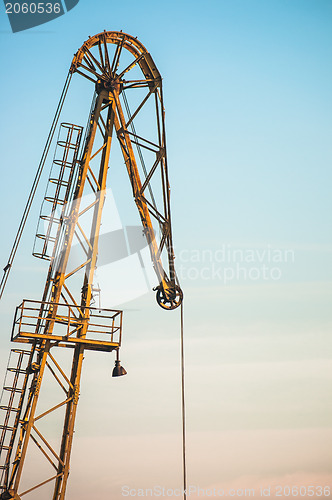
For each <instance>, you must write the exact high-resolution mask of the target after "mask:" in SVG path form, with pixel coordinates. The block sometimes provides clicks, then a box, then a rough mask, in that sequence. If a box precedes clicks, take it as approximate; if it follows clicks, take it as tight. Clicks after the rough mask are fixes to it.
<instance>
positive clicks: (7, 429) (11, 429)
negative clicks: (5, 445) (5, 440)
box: [0, 425, 14, 432]
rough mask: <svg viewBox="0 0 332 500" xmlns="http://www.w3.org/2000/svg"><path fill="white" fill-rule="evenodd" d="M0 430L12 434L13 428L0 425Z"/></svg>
mask: <svg viewBox="0 0 332 500" xmlns="http://www.w3.org/2000/svg"><path fill="white" fill-rule="evenodd" d="M0 429H6V431H9V432H13V430H14V427H10V426H9V425H0Z"/></svg>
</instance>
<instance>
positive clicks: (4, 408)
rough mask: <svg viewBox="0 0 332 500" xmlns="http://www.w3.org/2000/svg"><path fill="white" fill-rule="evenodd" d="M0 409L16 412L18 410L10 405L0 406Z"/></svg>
mask: <svg viewBox="0 0 332 500" xmlns="http://www.w3.org/2000/svg"><path fill="white" fill-rule="evenodd" d="M0 410H7V411H8V410H9V411H16V412H18V411H20V409H19V408H12V407H11V406H0Z"/></svg>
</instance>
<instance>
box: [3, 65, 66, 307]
mask: <svg viewBox="0 0 332 500" xmlns="http://www.w3.org/2000/svg"><path fill="white" fill-rule="evenodd" d="M71 77H72V74H71V73H70V72H69V73H68V75H67V78H66V81H65V84H64V87H63V89H62V93H61V96H60V100H59V103H58V107H57V109H56V112H55V115H54V118H53V122H52V125H51V129H50V132H49V134H48V137H47V140H46V144H45V147H44V151H43V154H42V157H41V159H40V162H39V165H38V169H37V172H36V176H35V178H34V181H33V184H32V187H31V190H30V194H29V197H28V201H27V203H26V206H25V208H24V211H23V215H22V218H21V222H20V225H19V227H18V230H17V233H16V237H15V240H14V243H13V246H12V249H11V252H10V255H9V258H8V263H7V264H6V266H5V267H4V269H3V271H4V274H3V277H2V280H1V283H0V299H1V297H2V295H3V292H4V289H5V286H6V283H7V280H8V276H9V273H10V270H11V268H12V265H13V261H14V258H15V255H16V252H17V248H18V246H19V243H20V241H21V237H22V233H23V230H24V227H25V224H26V221H27V218H28V215H29V212H30V209H31V205H32V202H33V199H34V197H35V194H36V190H37V187H38V184H39V180H40V177H41V174H42V172H43V169H44V166H45V162H46V158H47V155H48V152H49V149H50V146H51V143H52V140H53V136H54V132H55V130H56V127H57V124H58V121H59V117H60V113H61V111H62V107H63V104H64V101H65V98H66V95H67V92H68V87H69V84H70V80H71Z"/></svg>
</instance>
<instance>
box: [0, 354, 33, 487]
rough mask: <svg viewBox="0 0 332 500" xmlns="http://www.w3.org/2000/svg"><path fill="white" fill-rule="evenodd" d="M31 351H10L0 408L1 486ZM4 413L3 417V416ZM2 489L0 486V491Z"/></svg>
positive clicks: (8, 465)
mask: <svg viewBox="0 0 332 500" xmlns="http://www.w3.org/2000/svg"><path fill="white" fill-rule="evenodd" d="M30 356H31V351H28V350H24V349H11V351H10V355H9V361H8V366H7V371H6V375H5V382H4V386H3V391H2V395H1V403H2V404H1V406H0V410H1V413H0V422H1V424H0V476H1V482H0V483H1V484H3V479H4V476H5V474H6V471H7V472H8V470H9V467H10V456H11V451H12V449H13V445H14V441H15V434H16V432H15V431H16V430H17V428H18V425H19V421H20V413H21V408H22V401H23V399H24V393H25V389H26V385H27V378H28V370H27V367H28V365H29V360H30ZM3 412H4V416H3ZM1 489H3V487H1V486H0V490H1Z"/></svg>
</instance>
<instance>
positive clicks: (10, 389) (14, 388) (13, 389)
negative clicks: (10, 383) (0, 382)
mask: <svg viewBox="0 0 332 500" xmlns="http://www.w3.org/2000/svg"><path fill="white" fill-rule="evenodd" d="M3 390H4V391H10V392H21V393H22V392H23V389H18V388H17V387H4V388H3Z"/></svg>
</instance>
